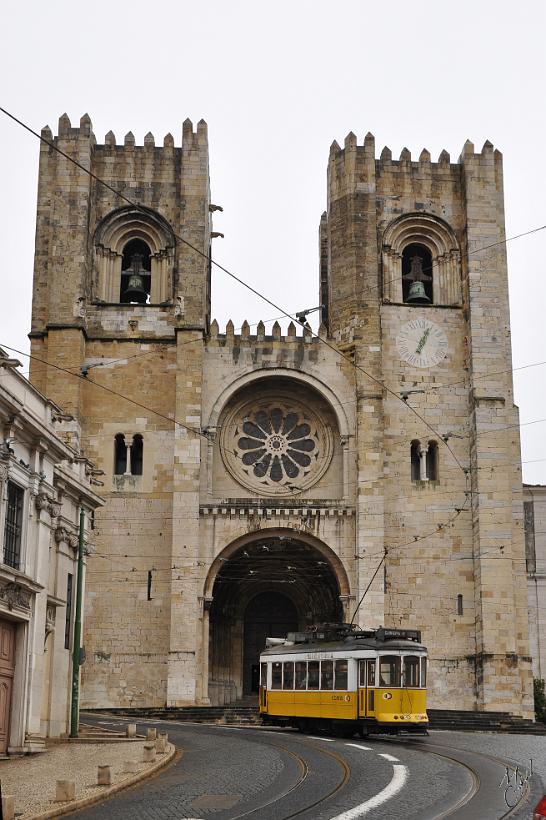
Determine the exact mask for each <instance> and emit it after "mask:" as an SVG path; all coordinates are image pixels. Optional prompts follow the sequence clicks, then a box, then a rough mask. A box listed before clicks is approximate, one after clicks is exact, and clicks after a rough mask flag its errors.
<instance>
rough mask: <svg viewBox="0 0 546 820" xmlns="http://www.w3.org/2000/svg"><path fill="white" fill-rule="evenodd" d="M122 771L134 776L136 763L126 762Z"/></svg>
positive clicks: (133, 761) (136, 770)
mask: <svg viewBox="0 0 546 820" xmlns="http://www.w3.org/2000/svg"><path fill="white" fill-rule="evenodd" d="M123 771H124V772H128V773H129V774H136V773H137V772H138V763H137V762H136V760H126V761H125V763H124V764H123Z"/></svg>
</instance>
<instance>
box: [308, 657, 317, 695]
mask: <svg viewBox="0 0 546 820" xmlns="http://www.w3.org/2000/svg"><path fill="white" fill-rule="evenodd" d="M307 688H308V689H318V688H319V662H318V661H309V663H308V664H307Z"/></svg>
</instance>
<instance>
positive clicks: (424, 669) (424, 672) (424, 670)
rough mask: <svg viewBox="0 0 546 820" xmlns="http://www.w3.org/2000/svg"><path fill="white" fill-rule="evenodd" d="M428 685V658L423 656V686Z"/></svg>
mask: <svg viewBox="0 0 546 820" xmlns="http://www.w3.org/2000/svg"><path fill="white" fill-rule="evenodd" d="M426 685H427V659H426V658H421V686H423V687H425V686H426Z"/></svg>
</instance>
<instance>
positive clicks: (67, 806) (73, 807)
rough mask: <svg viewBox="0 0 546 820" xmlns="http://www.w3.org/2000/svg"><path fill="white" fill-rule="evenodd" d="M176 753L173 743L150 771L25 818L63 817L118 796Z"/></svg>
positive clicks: (144, 778) (38, 819) (43, 819)
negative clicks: (115, 795)
mask: <svg viewBox="0 0 546 820" xmlns="http://www.w3.org/2000/svg"><path fill="white" fill-rule="evenodd" d="M176 752H177V749H176V747H175V746H174V745H173V744H172V743H168V744H167V751H166V753H165V754H164V755H163V756H162V757H161V759H160V760H158V761H157V762H156V763H154V764H153V766H150V768H149V769H144V770H143V771H141V772H139V773H138V774H136V775H135V776H134V777H127V778H126V779H124V780H122V781H121V782H119V783H114V785H113V786H109V787H108V788H106V789H104V791H101V792H99V793H97V794H90V795H89V796H88V797H83V798H81V799H80V800H71V801H70V802H68V803H56V805H55V808H53V809H48V811H45V812H42V813H41V814H32V815H30V816H29V817H27V818H25V820H48V818H55V817H61V815H63V814H70V813H72V812H73V811H78V810H79V809H86V808H87V807H88V806H92V805H93V804H94V803H100V802H101V801H103V800H106V799H107V798H108V797H112V796H113V795H114V794H117V792H120V791H123V789H127V788H128V787H129V786H134V785H135V784H136V783H140V781H141V780H146V778H147V777H150V776H151V775H153V774H155V773H156V772H158V771H159V770H160V769H163V768H164V767H165V766H167V764H169V763H170V762H171V761H172V760H173V759H174V757H175V755H176ZM182 754H183V752H182V751H180V755H182Z"/></svg>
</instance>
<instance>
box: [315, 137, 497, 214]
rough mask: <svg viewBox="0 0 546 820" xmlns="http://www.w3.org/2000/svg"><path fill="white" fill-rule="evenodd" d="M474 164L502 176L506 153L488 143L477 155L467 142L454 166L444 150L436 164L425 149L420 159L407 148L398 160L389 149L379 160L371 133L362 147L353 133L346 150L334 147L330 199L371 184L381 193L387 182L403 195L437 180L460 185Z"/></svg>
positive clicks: (485, 172)
mask: <svg viewBox="0 0 546 820" xmlns="http://www.w3.org/2000/svg"><path fill="white" fill-rule="evenodd" d="M467 165H472V166H473V167H475V168H479V169H480V172H481V173H484V174H487V172H488V171H487V169H489V168H492V167H495V168H496V173H497V174H498V173H499V170H500V171H501V173H502V154H501V152H500V151H498V150H495V149H494V148H493V145H492V144H491V143H490V142H489V140H487V141H486V142H485V143H484V145H483V148H482V150H481V152H476V151H475V149H474V145H473V143H472V142H470V141H469V140H467V141H466V142H465V144H464V146H463V149H462V152H461V155H460V157H459V159H458V161H457V162H456V163H452V162H451V159H450V155H449V153H448V152H447V151H446V150H445V149H444V150H442V151H441V152H440V155H439V156H438V159H437V161H436V162H433V161H432V158H431V154H430V152H429V151H428V150H427V149H426V148H423V150H422V151H421V153H420V154H419V157H418V158H417V159H415V160H413V159H412V156H411V152H410V151H409V150H408V148H403V149H402V151H401V152H400V156H399V158H398V160H393V158H392V151H391V149H390V148H388V147H387V146H385V147H384V148H383V150H382V151H381V154H380V156H379V158H376V157H375V138H374V136H373V135H372V134H370V133H368V134H366V136H365V137H364V141H363V143H362V145H359V144H358V141H357V138H356V136H355V134H354V133H353V132H350V133H349V134H348V135H347V136H346V138H345V142H344V146H343V148H341V147H340V146H339V144H338V143H337V142H336V141H334V142H333V143H332V145H331V146H330V157H329V162H328V177H329V196H330V199H331V200H333V199H337V198H338V197H340V196H343V195H345V194H347V193H348V192H350V191H351V190H357V191H358V190H360V191H366V190H367V189H369V186H370V185H374V184H375V186H376V188H377V190H378V191H379V190H380V189H381V187H382V181H383V180H384V181H385V182H386V183H387V184H388V186H389V192H390V196H392V195H393V190H392V186H393V185H394V186H395V188H396V187H398V188H399V191H400V193H401V194H403V192H404V190H405V189H407V188H408V187H409V188H420V189H422V190H423V191H424V190H425V184H426V183H427V181H428V183H429V185H431V186H432V185H433V184H434V181H437V182H439V183H445V181H446V177H452V178H453V180H454V181H457V182H460V180H461V174H462V170H463V168H464V167H465V166H467Z"/></svg>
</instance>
